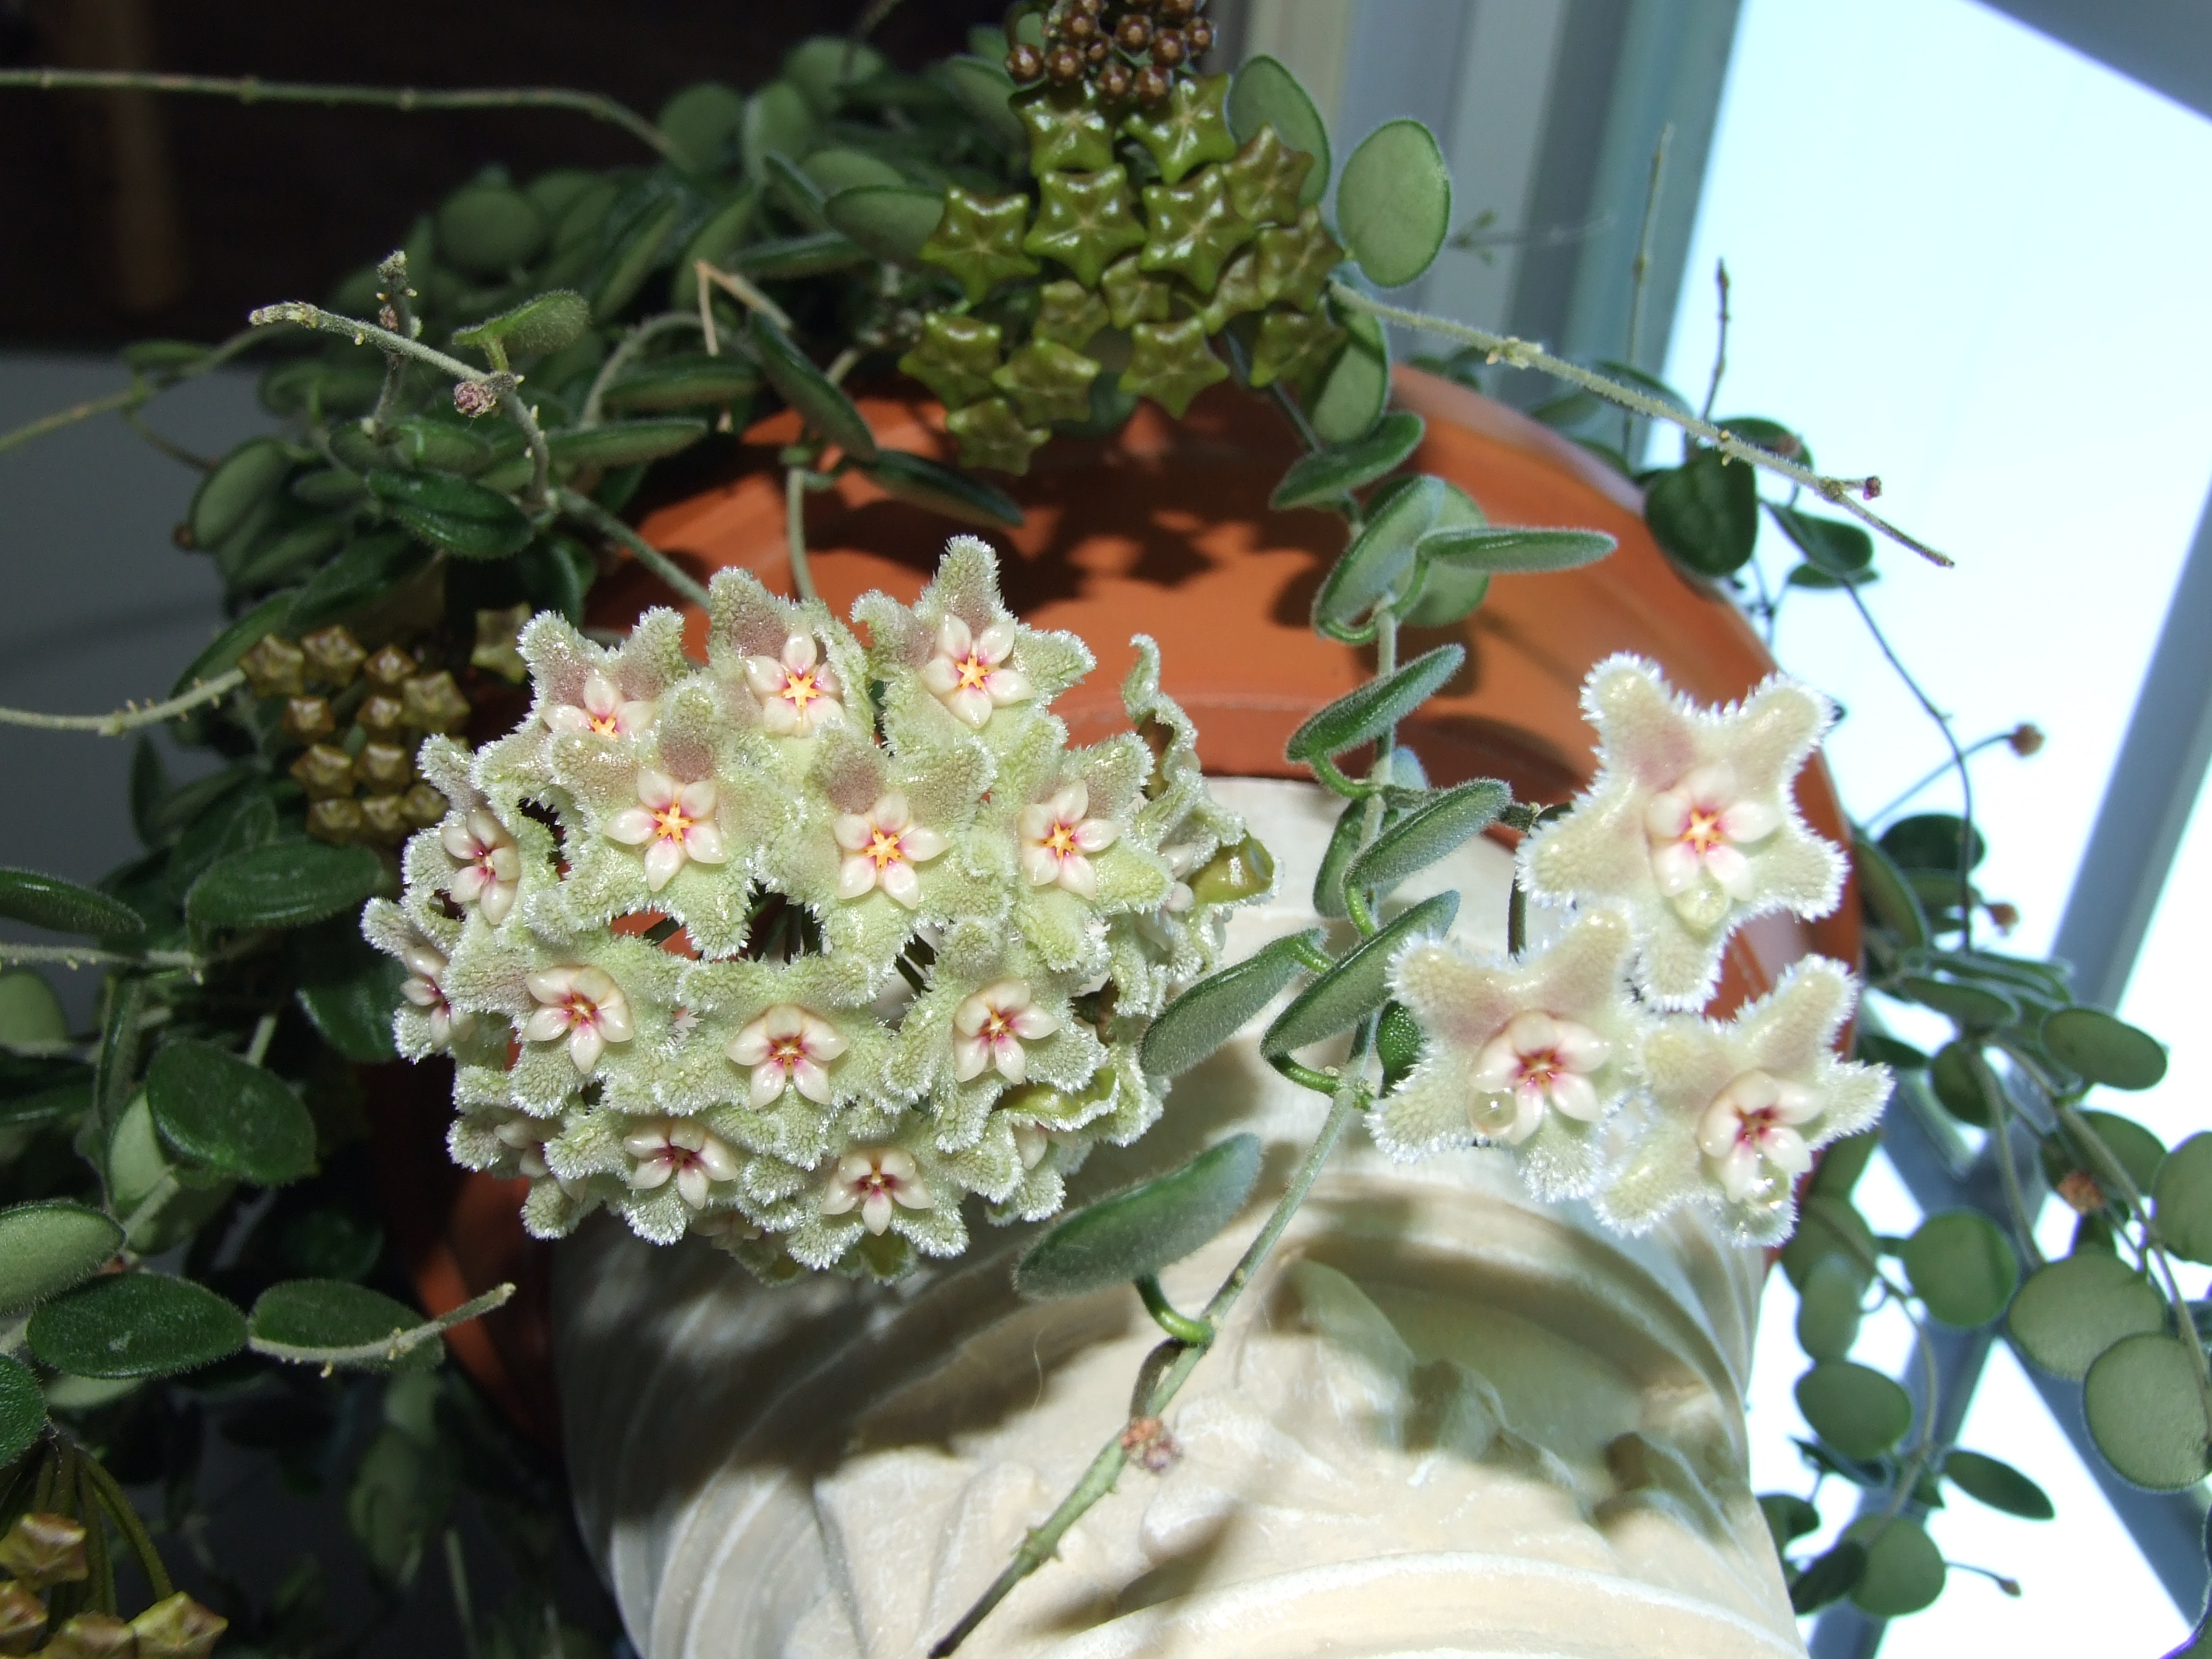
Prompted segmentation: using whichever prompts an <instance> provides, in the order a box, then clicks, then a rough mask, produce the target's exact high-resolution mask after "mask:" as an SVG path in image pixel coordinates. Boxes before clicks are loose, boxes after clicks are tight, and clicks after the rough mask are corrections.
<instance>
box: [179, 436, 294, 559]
mask: <svg viewBox="0 0 2212 1659" xmlns="http://www.w3.org/2000/svg"><path fill="white" fill-rule="evenodd" d="M291 470H292V458H291V457H290V456H289V455H287V454H286V453H284V447H283V445H282V444H280V443H278V442H277V441H276V440H275V439H274V438H254V439H251V440H249V441H246V442H245V443H242V444H240V446H239V447H237V448H235V449H234V450H232V451H231V452H230V453H229V454H228V455H226V456H224V457H223V458H222V460H221V461H220V462H219V463H217V465H216V469H215V471H212V472H210V473H209V474H208V475H207V477H205V478H204V479H202V480H201V481H200V487H199V488H198V489H196V490H194V491H193V492H192V504H191V508H190V510H189V511H188V512H187V513H185V523H186V524H187V525H189V526H191V532H192V545H193V546H195V547H199V548H204V549H207V550H210V551H212V550H214V548H215V546H216V544H217V543H218V542H221V541H222V540H223V539H224V538H227V537H228V535H229V534H230V532H232V531H234V530H235V529H237V528H238V526H240V525H242V524H244V523H245V522H246V514H247V513H251V512H252V511H253V509H254V508H255V507H258V506H260V505H261V503H262V502H263V501H265V500H267V499H268V498H269V497H270V496H271V495H275V494H276V487H277V486H278V485H279V484H281V483H283V482H284V479H285V476H286V475H287V474H289V472H290V471H291Z"/></svg>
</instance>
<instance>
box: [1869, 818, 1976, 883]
mask: <svg viewBox="0 0 2212 1659" xmlns="http://www.w3.org/2000/svg"><path fill="white" fill-rule="evenodd" d="M1965 831H1966V820H1965V819H1963V818H1961V817H1958V816H1957V815H1956V814H1954V813H1951V812H1916V813H1914V814H1913V815H1912V816H1911V817H1909V818H1899V820H1898V821H1897V822H1896V823H1893V824H1891V825H1890V826H1889V828H1888V829H1885V830H1883V831H1882V832H1881V850H1882V851H1883V852H1885V853H1887V854H1889V856H1890V857H1891V858H1892V859H1893V860H1895V861H1896V864H1897V867H1898V868H1899V869H1900V870H1927V871H1932V872H1935V873H1936V874H1937V875H1945V876H1955V875H1957V874H1958V873H1959V841H1960V836H1962V835H1963V834H1964V833H1965ZM1988 851H1989V843H1988V842H1986V841H1984V839H1983V837H1982V832H1981V831H1980V830H1978V829H1977V830H1976V831H1975V832H1974V845H1973V852H1972V856H1971V857H1969V858H1968V860H1966V867H1967V868H1968V869H1969V870H1971V869H1972V868H1974V866H1977V865H1978V864H1979V863H1980V862H1981V861H1982V858H1983V855H1984V854H1986V853H1987V852H1988Z"/></svg>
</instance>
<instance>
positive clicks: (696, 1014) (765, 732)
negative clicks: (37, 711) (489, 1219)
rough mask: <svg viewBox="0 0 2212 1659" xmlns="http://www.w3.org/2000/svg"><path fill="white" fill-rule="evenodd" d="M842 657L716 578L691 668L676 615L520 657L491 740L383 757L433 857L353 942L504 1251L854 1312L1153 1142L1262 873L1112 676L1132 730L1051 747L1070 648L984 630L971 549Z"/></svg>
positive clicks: (993, 592)
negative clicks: (501, 1203)
mask: <svg viewBox="0 0 2212 1659" xmlns="http://www.w3.org/2000/svg"><path fill="white" fill-rule="evenodd" d="M854 616H855V618H856V620H857V621H858V622H859V623H861V624H864V625H865V627H866V630H867V634H868V643H867V644H866V646H865V647H864V646H863V645H862V644H861V642H860V639H859V638H858V637H857V636H856V635H855V634H854V631H853V630H852V629H848V627H847V626H846V625H845V624H844V623H842V622H840V621H839V620H838V619H836V617H833V616H832V614H831V613H830V612H829V610H828V609H827V608H826V607H825V606H823V605H821V604H820V603H819V602H818V601H810V602H807V603H805V604H793V603H791V602H789V601H787V600H784V599H779V598H776V597H775V596H773V595H771V594H770V593H769V592H767V591H766V590H765V589H763V587H762V586H760V584H759V583H758V582H757V581H756V580H753V578H752V577H751V576H750V575H749V574H744V573H742V572H725V573H723V574H720V575H719V576H717V577H716V578H715V580H714V584H713V586H712V590H711V599H710V604H709V608H708V637H707V657H708V660H707V663H706V665H705V666H703V667H702V666H700V665H696V664H695V663H693V662H691V661H690V659H687V658H686V656H685V655H684V651H683V648H682V635H683V623H682V619H681V618H680V617H678V616H677V615H675V614H674V613H673V612H668V611H655V612H651V613H648V614H647V616H646V617H643V618H642V619H641V621H640V622H639V623H638V624H637V625H636V627H635V629H633V630H632V631H631V632H630V634H629V636H628V638H627V639H626V640H625V641H623V643H622V644H621V645H620V646H619V647H611V648H610V647H601V646H599V645H597V644H594V643H592V642H591V641H587V640H586V639H585V638H584V637H583V636H582V635H580V634H578V633H577V632H576V631H575V630H574V629H572V628H570V627H569V626H568V624H567V623H565V622H563V621H562V620H561V619H560V618H559V617H556V616H551V615H548V616H541V617H538V618H537V619H536V620H535V621H533V622H532V623H531V624H530V625H529V626H528V627H527V628H526V629H524V630H523V632H522V635H521V636H520V641H519V648H520V652H521V654H522V656H523V658H524V659H525V660H526V663H527V664H528V666H529V669H530V672H531V677H532V687H533V690H534V692H535V699H534V702H533V703H532V708H531V711H530V714H528V716H527V717H526V719H525V720H524V721H523V722H522V724H521V726H520V727H519V728H518V729H517V730H516V731H515V732H513V733H512V734H511V735H509V736H507V737H506V738H501V739H499V740H497V741H495V742H494V743H491V744H487V745H486V746H485V747H484V748H483V749H482V750H480V751H476V752H471V750H468V749H466V748H465V747H464V746H463V745H462V744H459V743H458V742H456V741H454V740H453V739H452V738H445V737H437V738H431V739H430V740H429V741H428V742H427V743H425V744H423V746H422V751H421V754H420V756H419V757H418V764H419V765H420V767H421V769H422V775H423V776H424V777H425V778H426V779H428V781H430V783H432V784H433V785H434V786H435V787H436V788H437V789H438V791H439V792H440V793H441V794H442V796H443V797H444V799H445V801H446V803H447V811H446V812H445V815H444V817H443V818H442V820H441V822H440V823H437V824H435V825H434V826H431V827H429V828H428V829H424V830H423V831H422V833H421V834H418V835H417V836H415V837H414V838H413V839H412V840H411V841H410V842H409V843H408V845H407V847H406V848H405V851H404V859H403V866H404V877H405V883H404V892H403V895H402V896H401V898H400V899H399V900H398V902H390V901H384V900H379V901H374V902H372V903H371V905H370V907H369V908H368V913H367V915H366V917H365V920H364V927H365V930H366V932H367V933H368V937H369V939H371V940H372V941H374V943H375V944H376V945H379V946H380V947H381V948H382V949H384V950H386V951H389V952H390V953H392V955H394V956H396V957H398V958H399V959H400V961H401V962H402V963H404V965H405V967H406V969H407V970H408V978H407V980H406V982H405V986H404V997H405V1002H404V1006H403V1007H402V1008H401V1010H400V1012H399V1013H398V1017H397V1022H396V1030H397V1036H398V1042H399V1046H400V1048H401V1050H402V1051H403V1052H404V1054H407V1055H409V1056H410V1057H412V1058H420V1057H422V1056H424V1055H427V1054H432V1053H450V1054H451V1055H452V1056H453V1060H454V1062H455V1080H454V1100H455V1104H456V1106H457V1107H458V1109H459V1116H458V1118H457V1120H456V1121H455V1123H454V1126H453V1132H452V1135H451V1138H450V1145H451V1146H452V1150H453V1155H454V1157H455V1158H457V1159H458V1160H459V1162H460V1163H462V1164H465V1165H466V1166H468V1167H470V1168H473V1169H479V1170H492V1171H495V1172H496V1173H499V1174H501V1175H504V1176H520V1177H522V1178H524V1179H526V1180H527V1181H528V1182H529V1183H530V1186H529V1194H528V1197H527V1200H526V1203H525V1207H524V1216H525V1219H526V1222H527V1224H528V1225H529V1226H530V1227H531V1229H532V1231H534V1232H537V1233H538V1234H540V1235H544V1236H555V1235H559V1234H562V1233H565V1232H566V1231H568V1230H569V1229H570V1228H572V1227H574V1225H576V1223H577V1222H578V1221H579V1220H580V1218H582V1217H583V1216H584V1215H586V1213H588V1212H591V1211H592V1210H593V1209H596V1208H598V1207H600V1206H608V1207H611V1208H613V1209H615V1210H617V1211H619V1212H621V1213H622V1214H623V1216H624V1217H625V1218H627V1219H628V1221H629V1224H630V1225H631V1226H632V1227H634V1228H635V1230H636V1231H638V1232H639V1233H640V1234H641V1235H642V1236H644V1237H647V1238H650V1239H653V1240H656V1241H659V1242H662V1243H668V1242H672V1241H674V1240H675V1239H677V1238H678V1237H682V1236H684V1234H685V1233H686V1232H696V1233H700V1234H702V1235H704V1236H706V1237H710V1238H711V1239H713V1240H714V1241H715V1242H716V1243H720V1244H721V1245H723V1246H725V1247H726V1248H727V1249H731V1250H732V1252H733V1253H735V1254H736V1255H738V1256H739V1257H740V1258H741V1259H742V1260H744V1261H747V1262H748V1263H749V1264H750V1265H751V1266H752V1267H755V1268H756V1269H757V1270H758V1271H760V1272H762V1273H767V1274H772V1275H775V1274H783V1273H790V1272H792V1271H793V1270H794V1268H795V1267H811V1268H828V1267H837V1268H841V1269H842V1270H844V1271H848V1272H867V1273H874V1274H878V1275H887V1274H891V1273H898V1272H900V1271H902V1270H903V1269H904V1268H905V1267H908V1266H909V1265H910V1264H911V1262H912V1261H913V1259H914V1257H915V1254H916V1253H917V1252H918V1253H920V1254H922V1255H951V1254H955V1253H957V1252H958V1251H959V1250H961V1249H963V1248H964V1246H965V1243H966V1239H967V1234H966V1222H965V1220H964V1219H963V1209H964V1208H965V1206H966V1202H967V1200H969V1199H970V1198H976V1199H980V1200H982V1202H983V1204H984V1206H987V1210H988V1213H989V1215H990V1217H991V1218H993V1219H994V1220H998V1221H1010V1220H1013V1219H1016V1218H1038V1217H1042V1216H1045V1215H1048V1214H1050V1213H1052V1212H1054V1211H1055V1210H1056V1209H1057V1208H1059V1206H1060V1202H1061V1198H1062V1182H1063V1180H1064V1178H1065V1177H1066V1175H1067V1174H1068V1173H1069V1172H1070V1171H1072V1170H1073V1169H1074V1168H1075V1167H1076V1165H1077V1164H1079V1163H1080V1162H1081V1161H1082V1159H1083V1158H1084V1157H1085V1154H1086V1153H1087V1152H1088V1151H1089V1150H1090V1149H1091V1146H1094V1145H1095V1144H1096V1143H1097V1142H1098V1141H1100V1140H1108V1141H1111V1142H1114V1143H1116V1144H1120V1143H1124V1142H1127V1141H1128V1140H1131V1139H1133V1138H1135V1137H1136V1136H1137V1135H1139V1134H1140V1133H1143V1131H1144V1130H1145V1129H1146V1127H1148V1126H1149V1125H1150V1124H1151V1123H1152V1121H1153V1120H1154V1118H1155V1117H1157V1116H1158V1113H1159V1110H1160V1105H1161V1101H1160V1095H1159V1087H1158V1085H1157V1084H1156V1083H1155V1082H1153V1081H1152V1080H1150V1079H1147V1078H1146V1075H1145V1073H1144V1069H1143V1067H1142V1066H1141V1065H1139V1061H1138V1044H1139V1041H1140V1040H1141V1038H1142V1036H1143V1035H1144V1032H1145V1030H1146V1028H1147V1027H1148V1025H1149V1024H1150V1022H1151V1020H1152V1017H1153V1016H1154V1015H1156V1014H1157V1013H1158V1012H1159V1010H1160V1008H1161V1007H1162V1006H1164V1003H1165V1001H1166V1000H1167V999H1168V998H1169V997H1170V995H1171V994H1174V992H1175V991H1176V990H1177V989H1179V988H1180V987H1182V986H1183V985H1186V984H1188V983H1189V982H1190V981H1193V980H1195V979H1196V978H1198V977H1200V975H1203V974H1205V973H1206V972H1207V971H1209V970H1210V969H1212V966H1213V965H1214V964H1215V962H1216V958H1217V957H1218V951H1219V945H1220V939H1221V932H1222V923H1223V920H1224V915H1225V911H1226V910H1227V908H1229V907H1230V906H1231V905H1232V904H1234V903H1237V902H1241V901H1243V900H1246V899H1250V898H1253V897H1255V896H1258V895H1259V893H1260V891H1261V888H1262V887H1263V885H1264V878H1255V876H1254V875H1253V873H1252V872H1254V870H1255V868H1262V867H1264V860H1257V859H1255V856H1254V854H1253V852H1252V850H1251V849H1250V848H1249V845H1247V844H1246V843H1245V842H1244V831H1243V825H1242V824H1241V823H1239V822H1238V821H1237V819H1236V817H1234V816H1233V815H1231V814H1230V813H1228V812H1227V811H1224V810H1223V809H1222V808H1220V807H1219V806H1218V805H1217V804H1216V803H1215V802H1214V801H1213V800H1212V799H1211V797H1210V796H1209V795H1208V793H1206V787H1205V784H1204V781H1203V780H1202V778H1201V777H1200V773H1199V769H1198V764H1197V759H1196V754H1195V750H1194V737H1195V734H1194V732H1193V730H1192V728H1191V726H1190V722H1189V721H1188V719H1187V718H1186V717H1185V716H1184V714H1182V711H1181V710H1180V709H1179V708H1176V706H1175V705H1174V704H1173V703H1172V702H1170V701H1169V700H1168V699H1167V698H1166V697H1165V696H1163V695H1162V694H1161V692H1160V690H1159V686H1158V661H1157V658H1156V656H1155V655H1154V653H1153V652H1152V648H1151V646H1150V642H1149V641H1141V640H1140V641H1139V664H1138V666H1137V668H1136V670H1135V671H1134V672H1133V674H1132V675H1131V677H1130V678H1129V680H1128V682H1127V684H1126V685H1125V687H1124V703H1125V706H1126V708H1127V713H1128V715H1129V719H1130V721H1131V724H1132V726H1133V727H1134V728H1135V729H1134V730H1133V731H1130V732H1125V733H1123V734H1121V735H1120V736H1118V737H1115V738H1108V739H1107V740H1106V741H1104V742H1103V743H1099V744H1092V745H1091V746H1089V747H1085V748H1071V747H1070V746H1069V744H1068V741H1067V731H1066V726H1064V725H1063V724H1062V723H1061V721H1060V720H1059V719H1058V718H1057V717H1056V716H1055V715H1054V714H1053V713H1052V704H1053V702H1054V699H1055V698H1056V697H1058V696H1060V695H1061V694H1062V693H1064V692H1065V691H1066V690H1067V689H1068V688H1069V687H1070V686H1072V685H1073V684H1075V683H1076V682H1077V681H1078V680H1079V678H1082V676H1083V675H1084V674H1085V672H1086V671H1088V670H1089V669H1090V668H1091V666H1092V659H1091V655H1090V653H1089V652H1088V651H1087V650H1086V649H1085V647H1084V646H1083V645H1082V643H1081V642H1080V641H1078V640H1076V639H1074V638H1073V637H1072V636H1070V635H1061V634H1053V633H1046V632H1041V631H1038V630H1036V629H1030V628H1027V627H1024V626H1023V625H1022V624H1021V623H1018V622H1017V621H1016V620H1015V619H1014V618H1013V617H1011V616H1009V615H1008V614H1007V612H1006V609H1005V606H1004V605H1003V604H1002V603H1001V602H1000V597H999V592H998V586H997V571H996V566H995V563H994V560H993V557H992V555H991V553H990V551H989V550H988V549H987V548H986V547H985V546H984V545H983V544H981V542H978V541H975V540H974V539H973V538H958V539H957V540H956V541H955V542H953V544H951V547H950V548H949V549H948V551H947V554H946V556H945V561H944V563H943V565H942V566H941V568H939V573H938V575H937V579H936V580H935V581H934V582H933V584H932V585H931V586H929V587H928V588H927V590H926V591H925V592H923V593H922V595H921V598H920V599H919V600H918V601H917V602H916V603H915V605H913V606H910V607H909V606H906V605H898V604H896V603H895V602H893V601H892V600H890V599H887V598H885V597H884V596H883V595H881V594H871V595H869V596H867V597H866V598H865V599H862V600H861V601H860V604H859V605H857V606H856V607H855V611H854Z"/></svg>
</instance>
